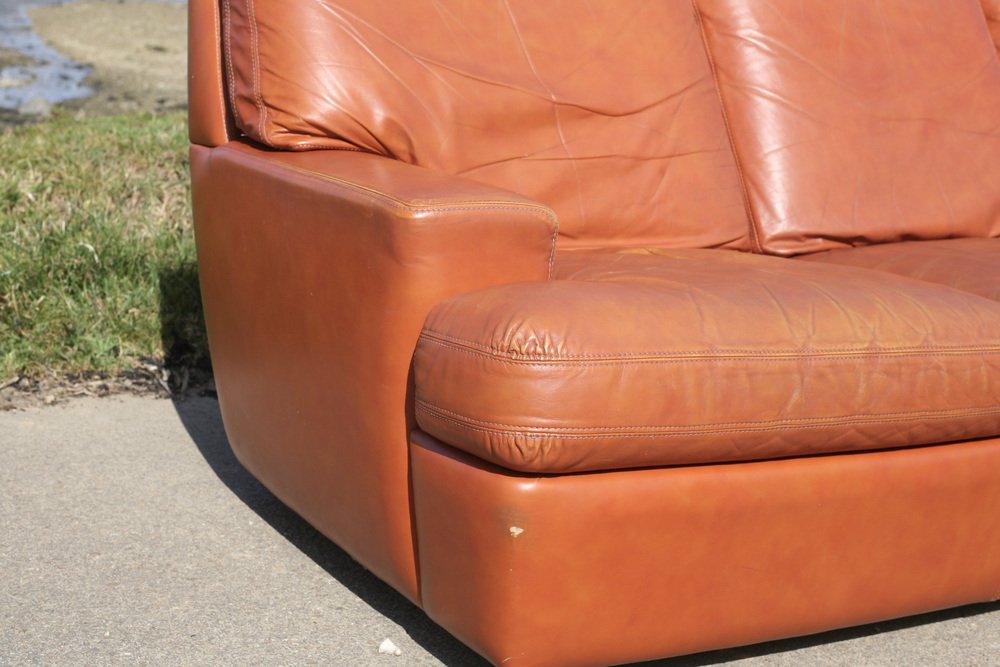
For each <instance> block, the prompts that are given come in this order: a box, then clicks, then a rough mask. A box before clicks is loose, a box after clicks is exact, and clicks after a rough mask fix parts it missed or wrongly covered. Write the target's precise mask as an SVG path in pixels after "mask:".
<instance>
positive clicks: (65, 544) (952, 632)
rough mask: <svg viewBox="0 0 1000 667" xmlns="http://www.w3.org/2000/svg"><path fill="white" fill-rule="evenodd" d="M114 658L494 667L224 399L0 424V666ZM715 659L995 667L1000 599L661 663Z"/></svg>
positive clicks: (85, 404) (89, 407) (124, 403)
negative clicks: (355, 542) (313, 508)
mask: <svg viewBox="0 0 1000 667" xmlns="http://www.w3.org/2000/svg"><path fill="white" fill-rule="evenodd" d="M664 622H665V623H667V622H669V619H664ZM387 638H388V639H391V640H392V641H393V642H394V643H395V644H396V645H397V646H398V647H399V648H400V649H401V652H402V654H401V655H400V656H398V657H397V656H391V655H384V654H383V655H380V654H379V653H378V646H379V643H380V642H382V640H384V639H387ZM118 664H126V665H351V666H353V665H359V666H367V665H372V666H386V667H388V666H392V665H396V666H399V667H402V666H404V665H406V666H408V665H442V664H443V665H448V666H450V667H458V666H465V665H469V666H479V665H483V664H485V663H483V662H482V661H481V660H480V659H479V658H477V657H476V656H475V655H474V654H473V653H472V652H471V651H469V650H468V649H466V648H465V647H464V646H463V645H462V644H460V643H459V642H457V641H456V640H455V639H453V638H452V637H451V636H450V635H448V634H447V633H446V632H444V631H443V630H441V629H440V628H438V627H437V626H436V625H434V624H433V623H432V622H431V621H430V620H428V619H427V617H426V616H424V615H423V614H422V612H420V611H419V610H418V609H416V608H415V607H413V606H412V605H410V604H409V603H408V602H407V601H405V600H404V599H403V598H402V597H401V596H399V595H398V594H396V593H395V592H394V591H393V590H392V589H390V588H389V587H388V586H386V585H384V584H382V583H381V582H380V581H378V580H377V579H376V578H375V577H373V576H372V575H370V574H368V573H367V572H366V571H365V570H364V569H363V568H362V567H360V566H359V565H357V564H356V563H355V562H353V561H352V560H351V559H350V557H348V556H347V555H346V554H345V553H344V552H343V551H341V550H340V549H339V548H337V547H336V546H334V545H333V544H331V543H330V542H328V541H327V540H326V539H325V538H323V537H322V536H321V535H319V534H318V533H316V531H314V530H313V529H312V528H310V527H309V526H308V525H307V524H305V522H303V521H302V520H301V519H299V518H298V517H297V516H296V515H295V514H293V513H292V512H291V511H290V510H288V509H287V508H285V507H284V506H283V505H282V504H281V503H279V502H278V501H277V500H276V499H275V498H274V497H273V496H272V495H271V494H270V493H268V492H267V491H266V490H265V489H264V488H263V487H261V486H260V484H258V483H257V482H256V481H255V480H254V479H253V478H252V477H250V476H249V474H248V473H246V471H245V470H243V468H242V467H241V466H240V465H239V463H237V462H236V460H235V459H234V458H233V456H232V453H231V452H230V450H229V447H228V444H227V442H226V438H225V435H224V433H223V430H222V424H221V420H220V417H219V412H218V406H217V403H216V401H215V400H214V399H211V398H198V399H191V400H188V401H185V402H181V403H176V404H175V403H172V402H170V401H167V400H160V399H153V398H136V397H113V398H106V399H80V400H76V401H74V402H71V403H69V404H67V405H63V406H54V407H49V408H41V409H32V410H27V411H23V412H8V413H0V665H5V666H6V665H93V666H98V665H118ZM717 664H726V665H738V666H740V667H763V666H772V665H773V666H791V665H796V666H799V665H872V666H874V665H906V666H911V667H923V666H927V667H930V666H934V667H940V666H976V667H978V666H986V667H989V666H994V665H1000V604H993V605H977V606H972V607H965V608H962V609H958V610H951V611H946V612H939V613H936V614H929V615H925V616H922V617H917V618H913V619H904V620H902V621H893V622H887V623H881V624H878V625H876V626H865V627H862V628H855V629H849V630H842V631H838V632H832V633H826V634H824V635H819V636H814V637H807V638H802V639H795V640H787V641H782V642H772V643H769V644H763V645H759V646H753V647H748V648H742V649H733V650H729V651H718V652H714V653H709V654H702V655H698V656H691V657H685V658H679V659H675V660H666V661H659V662H656V663H649V665H650V666H652V665H656V666H657V667H701V666H707V665H717Z"/></svg>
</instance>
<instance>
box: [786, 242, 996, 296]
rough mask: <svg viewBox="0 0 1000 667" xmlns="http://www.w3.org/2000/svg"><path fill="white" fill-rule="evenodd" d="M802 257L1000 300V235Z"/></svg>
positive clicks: (839, 251) (862, 248)
mask: <svg viewBox="0 0 1000 667" xmlns="http://www.w3.org/2000/svg"><path fill="white" fill-rule="evenodd" d="M802 259H807V260H811V261H815V262H824V263H829V264H844V265H847V266H858V267H864V268H866V269H877V270H879V271H888V272H889V273H896V274H899V275H901V276H908V277H910V278H916V279H918V280H926V281H928V282H932V283H940V284H942V285H948V286H949V287H954V288H955V289H960V290H963V291H966V292H972V293H973V294H978V295H980V296H985V297H986V298H988V299H993V300H994V301H1000V239H946V240H944V241H911V242H909V243H882V244H878V245H871V246H863V247H858V248H844V249H839V250H831V251H829V252H819V253H816V254H813V255H803V256H802Z"/></svg>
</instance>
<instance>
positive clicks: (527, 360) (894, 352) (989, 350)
mask: <svg viewBox="0 0 1000 667" xmlns="http://www.w3.org/2000/svg"><path fill="white" fill-rule="evenodd" d="M420 338H421V339H422V340H425V341H427V342H428V343H432V344H435V345H439V346H441V347H446V348H449V349H452V350H455V351H457V352H462V353H465V354H470V355H473V356H478V357H485V358H487V359H490V360H493V361H496V362H498V363H505V364H520V365H527V366H530V365H536V364H540V365H560V362H573V361H576V360H580V362H581V363H579V364H574V365H580V366H586V365H608V364H612V363H625V364H631V363H684V362H691V361H801V360H803V359H868V358H872V357H915V356H924V357H946V356H970V355H981V354H987V355H992V354H998V353H1000V347H985V346H984V347H979V346H970V347H953V348H952V347H926V348H906V347H898V348H876V349H875V350H869V349H844V350H816V351H797V350H793V351H789V352H777V353H775V352H772V351H768V352H761V351H756V350H739V349H735V350H721V351H703V352H702V351H685V350H681V351H667V352H622V353H620V354H616V355H596V354H594V355H588V354H580V355H561V356H551V357H534V356H528V355H524V356H523V357H517V356H513V355H511V356H500V353H498V352H495V351H493V350H488V349H487V350H486V351H480V349H486V348H483V347H482V346H479V345H477V344H475V343H470V345H472V346H473V347H476V348H480V349H469V348H468V347H466V345H465V344H462V345H456V344H454V343H452V342H450V341H447V340H442V339H438V338H435V337H433V336H427V335H424V334H421V335H420ZM598 361H600V362H604V363H602V364H596V363H588V362H598ZM566 365H569V364H568V363H567V364H566Z"/></svg>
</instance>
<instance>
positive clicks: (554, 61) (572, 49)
mask: <svg viewBox="0 0 1000 667" xmlns="http://www.w3.org/2000/svg"><path fill="white" fill-rule="evenodd" d="M223 17H224V19H225V25H226V27H227V29H226V32H225V35H224V37H225V43H226V48H227V52H228V54H229V58H228V72H227V75H228V77H229V83H230V90H231V93H232V97H231V106H232V107H233V108H234V109H235V110H236V118H237V122H238V124H239V126H240V128H242V130H243V131H244V132H246V133H247V135H248V136H250V137H252V138H253V139H255V140H257V141H260V142H262V143H264V144H267V145H270V146H274V147H278V148H284V149H292V150H306V149H310V148H348V149H361V150H364V151H370V152H373V153H378V154H381V155H387V156H391V157H394V158H397V159H399V160H402V161H404V162H408V163H412V164H418V165H422V166H425V167H428V168H431V169H433V170H436V171H441V172H446V173H451V174H461V175H464V176H467V177H469V178H473V179H476V180H479V181H482V182H484V183H489V184H492V185H494V186H497V187H500V188H504V189H507V190H511V191H514V192H519V193H522V194H524V195H525V196H527V197H530V198H532V199H536V200H538V201H542V202H544V203H545V204H547V205H549V206H551V207H552V208H553V209H555V211H556V213H557V214H558V216H559V220H560V231H561V234H562V236H563V241H562V243H563V245H565V246H569V245H587V246H600V245H605V244H615V245H657V246H667V247H715V246H729V247H741V248H746V247H748V241H747V232H748V229H747V221H746V213H745V210H744V207H743V203H742V199H741V195H740V189H739V180H738V178H737V173H736V168H735V164H734V161H733V157H732V152H731V150H730V147H729V144H728V140H727V138H726V134H725V127H724V123H723V121H722V114H721V110H720V107H719V102H718V97H717V95H716V91H715V86H714V84H713V82H712V78H711V75H710V71H709V68H708V61H707V59H706V57H705V53H704V49H703V47H702V45H701V42H700V37H699V33H698V27H697V24H696V22H695V20H694V17H693V15H692V12H691V6H690V4H689V0H658V1H657V2H641V1H639V0H624V1H622V0H597V1H593V0H592V1H591V2H588V3H586V5H585V6H584V5H580V4H578V3H575V2H558V3H551V2H545V3H536V2H533V1H531V0H484V1H482V2H467V1H466V0H438V1H435V2H433V3H429V2H390V1H388V0H378V1H372V0H338V1H334V0H312V1H310V2H307V3H297V4H296V7H295V9H294V11H290V10H289V8H288V7H287V6H286V5H285V4H284V3H280V2H264V1H261V0H223Z"/></svg>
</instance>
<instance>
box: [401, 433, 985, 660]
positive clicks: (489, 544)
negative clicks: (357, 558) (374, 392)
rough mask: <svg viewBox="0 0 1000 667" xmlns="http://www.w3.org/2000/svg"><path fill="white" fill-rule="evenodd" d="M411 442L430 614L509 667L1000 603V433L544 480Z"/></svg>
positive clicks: (419, 437) (732, 642)
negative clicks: (893, 447)
mask: <svg viewBox="0 0 1000 667" xmlns="http://www.w3.org/2000/svg"><path fill="white" fill-rule="evenodd" d="M411 451H412V460H413V491H414V500H415V511H416V515H417V536H418V542H419V544H418V546H419V551H420V573H421V576H420V580H421V584H422V586H423V591H424V607H425V609H426V611H427V613H428V614H429V615H430V616H431V618H433V619H434V620H435V621H437V622H438V623H441V624H442V625H443V626H445V627H446V628H448V629H449V630H450V631H451V632H453V633H455V635H456V636H458V637H459V638H460V639H461V640H462V641H464V642H466V643H467V644H469V645H470V646H472V647H473V648H475V649H476V650H477V651H479V652H481V653H482V654H483V655H485V656H486V657H487V658H489V659H490V660H491V661H492V662H493V664H496V665H500V664H502V665H505V666H510V667H528V666H529V665H530V666H531V667H542V666H551V667H556V666H559V667H562V666H565V665H574V666H579V667H585V666H587V665H594V666H596V665H610V664H620V663H623V662H629V663H631V662H633V661H637V660H648V659H650V658H657V657H665V656H670V655H677V654H683V653H693V652H697V651H704V650H707V649H714V648H722V647H726V646H736V645H741V644H749V643H753V642H758V641H763V640H766V639H774V638H777V637H789V636H795V635H804V634H809V633H814V632H818V631H821V630H829V629H833V628H837V627H846V626H852V625H860V624H863V623H872V622H875V621H879V620H883V619H886V618H893V617H897V616H906V615H909V614H917V613H920V612H925V611H930V610H935V609H942V608H946V607H951V606H957V605H962V604H969V603H971V602H983V601H988V600H994V599H996V598H997V596H998V595H1000V485H998V484H997V470H1000V440H988V441H979V442H970V443H959V444H950V445H945V446H941V447H921V448H915V449H907V450H903V451H891V452H868V453H863V454H853V455H842V456H825V457H815V458H804V459H788V460H784V461H765V462H757V463H742V464H733V465H724V466H723V465H718V466H693V467H687V468H672V469H650V470H629V471H616V472H611V473H593V474H582V475H561V476H555V477H541V478H539V477H529V476H523V475H513V474H509V473H505V472H504V471H502V470H497V469H495V468H493V467H491V466H483V465H478V464H477V462H476V461H475V460H473V459H471V457H467V456H462V455H460V453H459V452H456V451H455V450H451V449H448V448H445V447H443V446H442V445H441V444H440V443H436V442H434V441H433V439H432V438H429V437H427V436H426V435H423V434H420V433H415V434H414V436H413V445H412V446H411ZM512 528H517V529H518V530H519V531H520V532H517V531H514V532H516V533H517V534H516V536H515V534H514V532H512V531H511V529H512ZM686 664H692V663H686ZM694 664H704V661H698V660H697V659H696V660H695V661H694ZM844 664H850V663H849V662H845V663H844Z"/></svg>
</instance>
